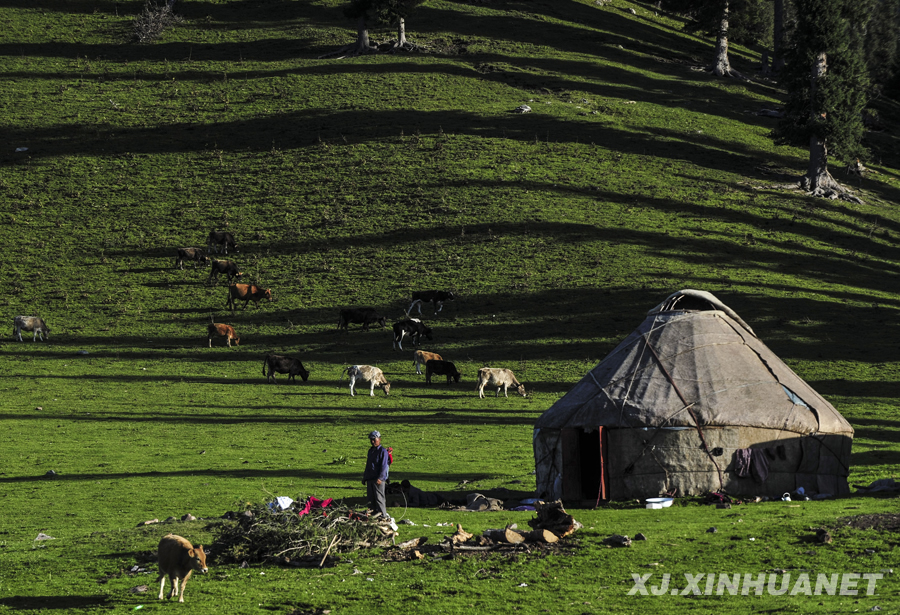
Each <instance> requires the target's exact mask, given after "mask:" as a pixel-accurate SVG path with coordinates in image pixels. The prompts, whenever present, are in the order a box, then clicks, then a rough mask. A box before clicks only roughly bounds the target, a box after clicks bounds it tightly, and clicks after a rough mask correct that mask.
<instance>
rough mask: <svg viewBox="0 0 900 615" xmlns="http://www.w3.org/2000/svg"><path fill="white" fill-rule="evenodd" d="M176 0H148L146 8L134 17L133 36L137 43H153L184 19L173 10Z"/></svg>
mask: <svg viewBox="0 0 900 615" xmlns="http://www.w3.org/2000/svg"><path fill="white" fill-rule="evenodd" d="M174 5H175V0H147V2H146V4H144V10H143V11H141V13H140V14H139V15H138V16H137V17H135V18H134V25H133V26H132V37H133V38H134V41H135V42H137V43H152V42H153V41H155V40H156V39H157V38H159V37H160V35H161V34H162V33H163V32H164V31H165V30H166V28H170V27H172V26H174V25H176V24H179V23H181V22H182V21H183V19H182V18H181V16H180V15H176V14H175V12H174V11H173V10H172V7H173V6H174Z"/></svg>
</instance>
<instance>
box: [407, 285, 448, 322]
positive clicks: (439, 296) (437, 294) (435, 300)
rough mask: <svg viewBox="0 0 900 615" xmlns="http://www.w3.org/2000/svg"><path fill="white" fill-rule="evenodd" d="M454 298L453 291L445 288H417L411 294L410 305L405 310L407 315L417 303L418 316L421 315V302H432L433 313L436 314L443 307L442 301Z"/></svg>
mask: <svg viewBox="0 0 900 615" xmlns="http://www.w3.org/2000/svg"><path fill="white" fill-rule="evenodd" d="M455 300H456V297H454V296H453V293H452V292H450V291H447V290H417V291H414V292H413V294H412V305H410V306H409V309H408V310H406V315H407V316H409V315H410V313H411V312H412V310H413V308H414V307H416V306H417V305H418V306H419V316H421V315H422V304H423V303H432V304H434V314H435V316H436V315H437V313H438V312H440V311H441V310H443V309H444V301H455Z"/></svg>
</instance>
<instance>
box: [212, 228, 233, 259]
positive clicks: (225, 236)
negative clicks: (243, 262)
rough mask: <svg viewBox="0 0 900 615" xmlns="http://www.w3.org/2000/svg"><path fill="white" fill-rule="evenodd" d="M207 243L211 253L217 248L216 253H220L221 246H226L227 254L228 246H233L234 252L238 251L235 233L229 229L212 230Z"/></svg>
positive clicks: (226, 252)
mask: <svg viewBox="0 0 900 615" xmlns="http://www.w3.org/2000/svg"><path fill="white" fill-rule="evenodd" d="M206 243H207V248H209V251H210V253H212V251H213V250H215V251H216V254H218V253H219V246H223V247H224V249H225V254H228V248H231V249H232V250H233V251H234V252H237V251H238V249H237V244H236V243H235V242H234V235H232V234H231V233H229V232H228V231H210V232H209V237H207V239H206Z"/></svg>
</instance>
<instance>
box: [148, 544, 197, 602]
mask: <svg viewBox="0 0 900 615" xmlns="http://www.w3.org/2000/svg"><path fill="white" fill-rule="evenodd" d="M158 552H159V577H158V578H157V579H156V580H157V581H159V582H160V583H159V599H160V600H163V590H164V589H165V587H166V577H169V580H170V581H171V582H172V589H171V590H170V591H169V595H168V596H166V599H169V598H171V597H172V596H174V595H175V594H178V602H184V588H185V586H186V585H187V582H188V579H190V578H191V573H192V572H194V571H195V570H196V571H197V572H199V573H200V574H206V572H207V571H208V570H209V569H208V568H207V567H206V553H204V552H203V545H200V546H198V547H197V548H196V549H195V548H194V547H193V545H191V543H190V542H188V541H187V540H186V539H184V538H182V537H181V536H176V535H175V534H167V535H165V536H163V538H162V540H160V541H159V551H158ZM179 581H181V591H179V589H178V585H179V583H178V582H179Z"/></svg>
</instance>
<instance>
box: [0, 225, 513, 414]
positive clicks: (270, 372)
mask: <svg viewBox="0 0 900 615" xmlns="http://www.w3.org/2000/svg"><path fill="white" fill-rule="evenodd" d="M220 249H221V250H222V252H223V254H224V255H225V256H227V255H228V251H229V249H230V250H231V251H232V252H238V248H237V242H236V241H235V239H234V235H232V234H231V233H230V232H227V231H211V232H210V233H209V236H208V238H207V249H206V251H204V250H203V249H201V248H177V252H176V256H175V268H176V269H181V270H183V269H184V263H185V261H188V262H193V264H194V268H195V269H196V268H197V267H200V266H202V267H206V266H207V265H209V266H210V273H209V278H208V282H209V283H211V284H212V283H214V282H215V283H218V276H219V275H220V274H222V275H225V276H226V277H227V279H228V282H229V286H228V298H227V302H226V304H225V307H226V308H230V309H231V313H232V314H234V313H235V309H236V306H237V304H238V303H239V302H241V301H243V303H244V306H243V309H245V310H246V309H247V304H248V303H250V302H251V301H252V302H253V304H254V306H256V307H258V306H259V302H260V301H262V300H266V301H272V290H271V289H269V288H265V289H264V288H261V287H259V286H256V285H255V284H242V283H238V282H236V281H235V280H236V279H237V278H240V277H242V276H243V273H242V272H241V271H240V269H239V268H238V266H237V264H236V263H235V262H234V261H232V260H227V259H221V260H220V259H217V258H210V256H209V255H210V254H213V253H215V254H216V255H218V254H219V250H220ZM455 299H456V297H455V296H454V294H453V293H452V292H450V291H444V290H427V291H415V292H413V293H412V303H411V304H410V306H409V309H407V310H406V318H405V319H403V320H400V321H398V322H395V323H393V325H392V329H393V348H394V350H397V349H399V350H403V341H404V340H410V341H412V344H413V346H415V347H416V348H418V346H419V344H420V342H421V341H422V339H423V338H424V339H426V340H432V339H433V336H432V333H433V332H432V329H431V327H429V326H427V325H426V324H425V323H424V322H423V321H422V320H421V319H420V318H411V317H410V315H411V314H412V312H413V310H414V309H416V308H418V313H419V316H421V315H422V305H423V304H428V303H430V304H432V307H433V308H434V315H435V316H437V315H438V313H440V311H441V310H443V308H444V303H445V302H447V301H454V300H455ZM351 324H358V325H362V330H363V331H368V330H369V326H370V325H379V326H380V327H382V328H386V327H387V319H386V318H385V317H384V316H383V315H381V314H379V313H378V311H377V310H376V309H375V308H371V307H364V308H346V309H342V310H340V314H339V317H338V331H342V330H343V331H348V328H349V325H351ZM23 331H25V332H30V333H33V341H37V338H38V337H40V338H41V341H44V339H45V337H46V338H47V339H49V337H50V328H49V327H48V326H47V324H46V323H45V322H44V321H43V319H41V318H39V317H37V316H16V317H15V319H14V321H13V336H14V337H15V338H17V339H18V340H19V341H20V342H21V341H22V332H23ZM220 337H221V338H224V339H225V343H226V344H227V345H228V347H229V348H230V347H231V343H232V342H234V344H235V346H238V345H240V342H241V339H240V337H239V336H238V334H237V332H236V331H235V329H234V327H233V326H231V325H227V324H222V323H215V322H210V324H209V325H207V339H208V342H209V347H210V348H212V344H213V340H214V339H216V338H220ZM413 365H414V366H415V368H416V374H419V375H421V374H422V367H423V366H424V367H425V382H426V384H431V380H432V377H434V376H444V377H446V378H447V384H453V383H458V382H459V381H460V378H461V375H460V372H459V370H458V369H457V368H456V365H454V364H453V363H452V362H450V361H445V360H444V359H443V358H442V357H441V356H440V355H438V354H436V353H433V352H426V351H423V350H416V351H415V354H414V356H413ZM276 373H277V374H287V379H288V380H289V381H290V380H294V381H295V382H296V378H295V377H296V376H297V375H299V376H300V377H301V378H302V379H303V381H304V382H306V380H307V379H308V378H309V371H307V370H306V369H305V368H304V367H303V364H302V363H301V362H300V360H299V359H295V358H292V357H285V356H281V355H274V354H270V355H267V356H266V357H265V358H264V360H263V376H264V377H265V378H266V382H267V383H274V382H275V374H276ZM344 374H346V375H347V376H348V377H349V378H350V395H351V396H352V395H355V393H354V389H355V386H356V383H357V382H359V383H362V384H367V385H369V394H370V395H372V396H374V395H375V387H379V388H380V389H381V390H382V391H384V394H385V395H388V394H389V392H390V389H391V383H390V382H388V381H387V380H386V379H385V377H384V373H383V372H382V371H381V370H380V369H379V368H377V367H373V366H371V365H351V366H349V367H347V368H345V369H344V370H343V372H342V373H341V378H340V380H343V377H344ZM486 386H488V387H496V388H497V393H496V395H497V396H499V395H500V390H501V389H502V390H503V394H504V395H505V396H507V397H508V394H507V390H508V389H509V388H510V387H512V388H513V389H514V390H515V391H516V392H518V393H519V394H520V395H522V396H525V387H524V386H523V385H522V384H521V383H520V382H519V381H518V380H516V377H515V376H514V375H513V373H512V372H511V371H510V370H508V369H502V368H491V367H484V368H481V369H480V370H479V371H478V379H477V387H476V391H478V396H479V398H481V397H484V387H486Z"/></svg>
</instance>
